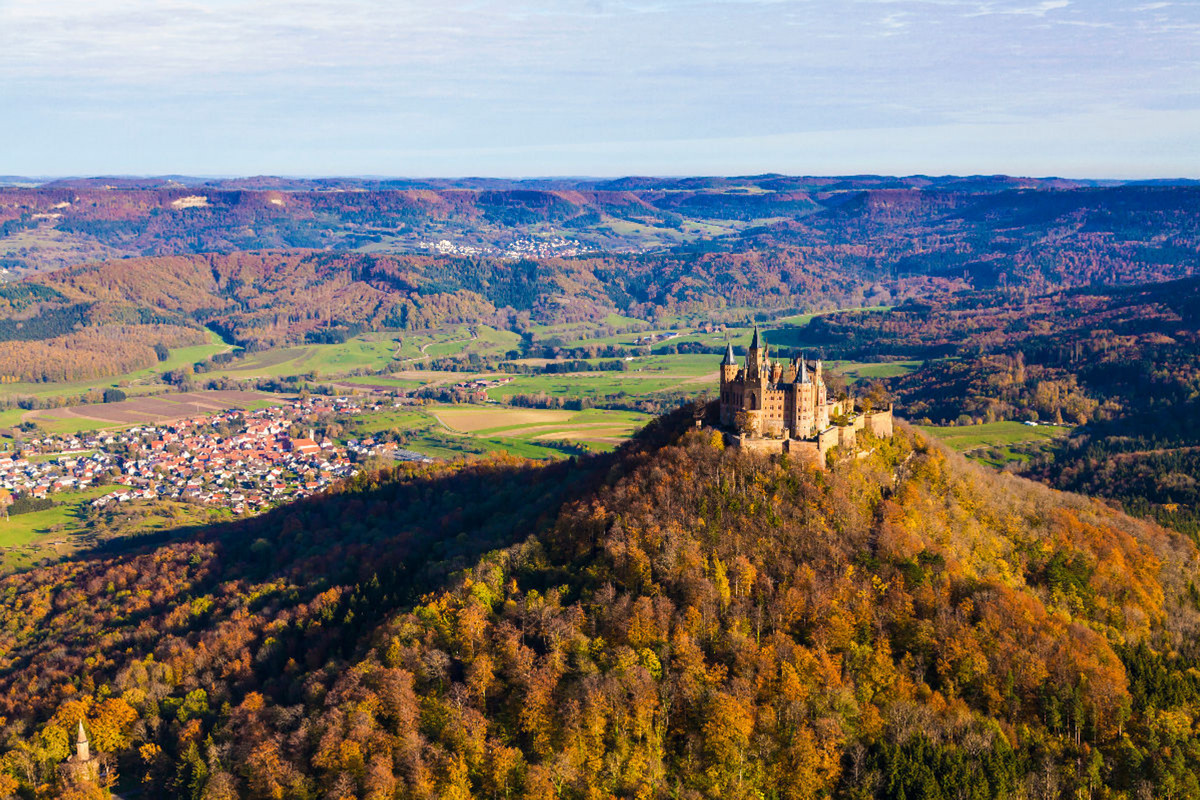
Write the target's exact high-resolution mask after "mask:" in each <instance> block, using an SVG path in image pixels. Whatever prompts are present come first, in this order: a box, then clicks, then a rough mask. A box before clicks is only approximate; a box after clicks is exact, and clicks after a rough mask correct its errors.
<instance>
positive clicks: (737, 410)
mask: <svg viewBox="0 0 1200 800" xmlns="http://www.w3.org/2000/svg"><path fill="white" fill-rule="evenodd" d="M721 424H722V425H723V426H725V427H726V428H729V429H732V430H733V431H734V433H733V436H732V440H733V444H734V445H735V446H737V447H746V448H750V449H754V450H760V451H763V452H771V453H801V454H803V455H806V456H810V457H812V458H814V459H815V460H816V461H817V463H819V464H824V463H825V454H826V453H827V452H829V451H830V450H831V449H833V448H834V447H845V448H851V447H853V446H854V444H855V438H856V434H857V433H858V431H860V430H863V429H866V430H868V431H870V432H871V433H873V434H874V435H876V436H891V435H892V408H891V406H890V405H889V406H888V407H887V408H886V409H868V408H865V407H860V406H858V405H856V404H855V402H854V400H853V398H849V397H847V398H845V399H841V400H830V399H829V396H828V390H827V389H826V387H825V380H824V378H823V377H822V373H821V362H820V361H819V360H818V361H816V362H814V363H813V364H812V365H811V366H810V365H809V362H808V361H807V360H806V359H804V358H797V359H792V360H791V361H790V362H788V363H783V362H779V361H771V360H770V358H768V355H767V342H766V339H765V338H763V337H760V336H759V333H758V328H757V327H755V329H754V338H753V340H751V342H750V349H749V350H747V351H746V361H745V364H744V365H742V366H741V367H739V366H738V364H737V362H736V361H735V360H734V357H733V345H732V344H730V345H728V346H727V347H726V349H725V358H724V359H723V360H722V361H721Z"/></svg>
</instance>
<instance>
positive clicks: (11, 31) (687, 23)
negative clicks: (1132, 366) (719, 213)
mask: <svg viewBox="0 0 1200 800" xmlns="http://www.w3.org/2000/svg"><path fill="white" fill-rule="evenodd" d="M0 121H2V122H3V124H0V174H8V175H35V176H58V175H101V174H105V175H116V174H130V175H134V174H136V175H150V174H186V175H205V176H208V175H260V174H274V175H295V176H301V175H311V176H316V175H380V176H382V175H388V176H411V177H428V176H466V175H486V176H502V177H517V176H525V177H530V176H565V175H572V176H615V175H630V174H652V175H736V174H754V173H762V172H782V173H789V174H810V175H835V174H855V173H878V174H917V173H924V174H938V175H941V174H992V173H1007V174H1013V175H1037V176H1047V175H1060V176H1067V177H1093V178H1154V177H1193V178H1195V177H1200V0H1188V1H1186V2H1184V1H1175V2H1136V0H1135V2H1110V1H1109V0H924V1H921V2H917V1H916V0H695V1H693V0H497V1H494V2H493V1H489V0H337V2H327V1H326V0H289V1H288V2H283V0H159V1H158V2H143V1H142V0H53V1H52V2H50V1H48V0H0Z"/></svg>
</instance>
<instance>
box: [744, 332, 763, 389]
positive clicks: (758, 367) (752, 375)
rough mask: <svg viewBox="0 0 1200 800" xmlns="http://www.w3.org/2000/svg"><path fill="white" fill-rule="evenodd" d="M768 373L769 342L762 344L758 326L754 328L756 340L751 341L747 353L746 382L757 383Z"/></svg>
mask: <svg viewBox="0 0 1200 800" xmlns="http://www.w3.org/2000/svg"><path fill="white" fill-rule="evenodd" d="M766 371H767V340H766V338H763V339H762V340H761V342H760V339H759V335H758V326H757V325H755V326H754V338H753V339H751V340H750V349H749V350H747V351H746V380H748V381H757V380H758V379H759V378H760V377H763V376H764V373H766Z"/></svg>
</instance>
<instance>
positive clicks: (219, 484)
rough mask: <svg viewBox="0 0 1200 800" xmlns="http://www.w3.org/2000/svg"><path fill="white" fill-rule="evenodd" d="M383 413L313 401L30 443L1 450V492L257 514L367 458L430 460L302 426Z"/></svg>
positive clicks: (344, 400)
mask: <svg viewBox="0 0 1200 800" xmlns="http://www.w3.org/2000/svg"><path fill="white" fill-rule="evenodd" d="M381 408H383V405H382V401H379V400H376V399H364V398H360V397H316V396H314V397H308V398H299V399H291V400H288V401H286V402H285V403H283V404H281V405H274V406H270V407H267V408H262V409H256V410H251V411H246V410H240V409H232V410H229V411H225V412H222V413H220V414H216V415H213V416H202V417H195V418H190V419H183V420H178V421H175V422H172V423H169V424H159V425H154V426H135V427H130V428H125V429H122V430H116V431H100V432H95V433H88V434H78V435H63V436H41V437H34V438H29V439H25V440H23V441H22V442H21V443H20V445H19V449H16V450H8V451H0V489H3V490H6V491H7V492H8V495H9V496H10V497H15V498H21V497H28V498H33V499H37V500H41V499H53V495H54V493H56V492H60V491H71V490H77V489H81V488H85V487H89V486H96V485H112V486H114V487H119V488H114V490H113V491H112V492H110V493H108V494H105V495H102V496H100V497H98V498H96V499H95V500H93V501H92V502H91V504H92V506H93V507H97V508H101V507H105V506H108V505H110V504H113V503H123V502H128V501H133V500H178V501H189V502H194V503H200V504H205V505H211V506H219V507H224V508H228V509H229V510H230V511H232V512H233V513H235V514H248V513H255V512H259V511H263V510H265V509H267V508H270V507H272V506H275V505H278V504H280V503H284V502H288V501H290V500H294V499H298V498H301V497H306V496H308V495H311V494H314V493H317V492H321V491H323V490H325V489H327V488H328V487H330V486H331V485H333V484H334V483H336V482H337V481H338V480H341V479H343V478H346V477H349V476H350V475H353V474H354V473H355V472H356V471H357V470H358V469H359V467H358V466H357V465H358V464H360V463H361V462H363V461H366V460H367V459H370V458H383V459H387V460H424V457H423V456H421V455H419V454H417V453H412V452H409V451H407V450H403V449H400V448H398V447H396V446H395V445H394V444H391V443H380V442H376V441H375V440H374V439H373V438H369V437H368V438H363V439H347V440H346V441H344V442H342V443H340V444H339V443H335V442H334V441H332V440H330V439H329V438H327V437H322V438H320V439H319V440H318V438H317V436H316V435H315V433H314V431H313V429H312V428H311V427H310V428H308V429H307V430H304V429H303V426H304V424H305V423H309V424H311V423H312V421H313V420H316V419H320V418H326V419H328V418H330V417H334V416H336V417H342V416H345V415H354V414H363V413H367V412H370V411H378V410H380V409H381ZM297 434H299V435H297Z"/></svg>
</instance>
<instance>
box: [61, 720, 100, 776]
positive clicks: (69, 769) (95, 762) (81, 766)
mask: <svg viewBox="0 0 1200 800" xmlns="http://www.w3.org/2000/svg"><path fill="white" fill-rule="evenodd" d="M60 771H61V773H62V779H63V783H64V784H66V785H68V786H79V785H80V784H89V783H90V784H96V785H99V784H100V759H98V758H97V757H96V756H94V755H92V751H91V747H90V746H89V744H88V738H87V733H86V732H85V731H84V730H83V720H80V721H79V729H78V733H77V734H76V735H75V754H74V755H73V756H71V757H70V758H68V759H67V760H66V762H65V763H64V764H63V765H62V767H60Z"/></svg>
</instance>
